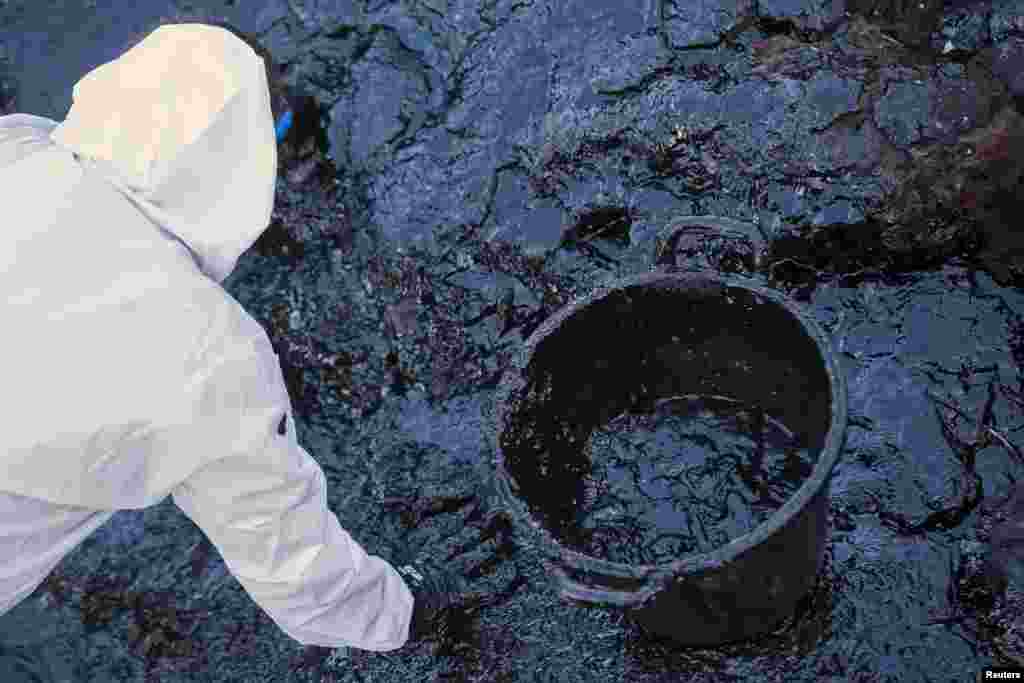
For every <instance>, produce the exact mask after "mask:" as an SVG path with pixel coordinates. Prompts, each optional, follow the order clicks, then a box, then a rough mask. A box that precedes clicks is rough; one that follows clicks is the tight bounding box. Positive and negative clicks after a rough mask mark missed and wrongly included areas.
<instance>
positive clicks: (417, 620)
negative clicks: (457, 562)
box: [395, 562, 461, 643]
mask: <svg viewBox="0 0 1024 683" xmlns="http://www.w3.org/2000/svg"><path fill="white" fill-rule="evenodd" d="M395 569H396V571H397V572H398V573H399V575H401V577H402V579H404V580H405V585H406V586H408V587H409V591H410V592H411V593H412V597H413V601H414V602H413V610H412V622H411V623H410V625H409V642H410V643H415V642H420V641H423V640H425V639H428V638H434V637H437V638H440V637H443V636H444V635H445V634H446V633H448V632H449V631H450V630H451V628H452V626H453V625H454V620H455V619H456V618H457V614H456V610H455V609H454V608H455V607H456V605H457V603H458V598H459V589H460V586H461V582H460V581H459V580H458V579H457V578H456V577H455V576H453V575H452V574H449V573H448V572H445V571H444V570H442V569H440V568H439V567H437V566H435V565H432V564H429V563H423V562H417V563H415V564H403V565H399V566H397V567H395Z"/></svg>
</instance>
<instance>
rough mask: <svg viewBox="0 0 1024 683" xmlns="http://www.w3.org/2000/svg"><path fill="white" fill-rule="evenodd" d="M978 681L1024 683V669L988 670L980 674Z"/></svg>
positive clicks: (1000, 668) (1003, 668) (1002, 668)
mask: <svg viewBox="0 0 1024 683" xmlns="http://www.w3.org/2000/svg"><path fill="white" fill-rule="evenodd" d="M978 681H979V683H980V682H981V681H1021V683H1024V669H1019V668H1016V667H1013V668H1006V667H999V668H986V669H982V670H981V673H979V674H978Z"/></svg>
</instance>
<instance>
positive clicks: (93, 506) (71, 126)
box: [0, 24, 413, 651]
mask: <svg viewBox="0 0 1024 683" xmlns="http://www.w3.org/2000/svg"><path fill="white" fill-rule="evenodd" d="M73 101H74V103H73V105H72V107H71V109H70V111H69V113H68V116H67V118H66V119H65V120H64V122H63V123H60V124H57V123H56V122H54V121H51V120H49V119H45V118H40V117H36V116H30V115H24V114H15V115H11V116H5V117H0V192H2V198H3V201H2V206H3V210H4V217H3V226H2V228H0V302H2V303H0V319H2V320H3V322H4V333H3V341H2V345H0V351H2V352H0V378H3V383H2V385H0V409H2V413H0V414H2V415H3V429H2V430H0V614H3V613H4V612H7V611H9V610H10V609H11V608H12V607H13V606H14V605H15V604H17V603H18V602H19V601H21V600H23V599H24V598H26V597H27V596H29V595H30V594H31V593H32V591H33V590H35V588H36V587H37V586H38V585H39V584H40V583H42V581H43V580H44V579H45V578H46V576H47V575H48V574H49V573H50V571H52V570H53V568H54V567H56V565H57V564H58V563H59V562H60V560H61V558H63V557H64V556H65V555H66V554H67V553H69V552H70V551H71V550H72V549H73V548H74V547H75V546H77V545H78V544H79V543H80V542H81V541H83V540H84V539H85V538H86V537H87V536H89V534H91V533H92V532H93V531H95V530H96V529H97V528H99V527H100V526H102V525H103V524H104V523H105V522H106V521H107V520H109V519H110V518H111V517H112V516H113V515H114V513H115V512H116V511H117V510H120V509H139V508H145V507H148V506H150V505H153V504H155V503H158V502H160V501H162V500H163V499H165V498H166V497H167V495H168V494H170V495H171V496H172V497H173V500H174V502H175V504H177V506H178V507H179V508H181V510H182V511H183V512H184V513H185V514H186V515H187V516H188V517H189V518H191V519H192V521H194V522H195V523H196V525H198V526H199V528H200V529H202V530H203V532H204V533H205V534H206V536H207V537H208V538H209V539H210V541H211V542H212V543H213V544H214V546H216V548H217V549H218V550H219V551H220V553H221V555H222V556H223V558H224V561H225V563H226V565H227V567H228V568H229V569H230V570H231V572H232V573H233V574H234V575H235V577H237V579H238V581H239V582H240V583H241V584H242V586H243V587H244V588H245V590H246V592H248V594H249V595H250V596H251V597H252V598H253V600H255V601H256V603H257V604H258V605H259V606H260V607H261V608H262V609H263V610H264V611H266V613H267V614H268V615H269V616H270V617H271V618H272V619H273V620H274V622H275V623H276V624H277V625H278V626H279V627H280V628H281V629H282V630H283V631H284V632H285V633H286V634H288V635H289V636H291V637H292V638H294V639H295V640H297V641H299V642H300V643H302V644H305V645H319V646H325V647H339V646H352V647H357V648H361V649H365V650H374V651H387V650H393V649H395V648H398V647H401V646H402V645H403V644H404V643H405V642H406V639H407V636H408V629H409V620H410V617H411V613H412V604H413V600H412V595H411V594H410V592H409V590H408V588H407V587H406V585H405V584H404V582H403V581H402V579H401V577H400V576H399V575H398V574H397V573H396V572H395V571H394V569H393V568H392V567H391V565H389V564H388V563H387V562H385V561H384V560H383V559H381V558H379V557H376V556H370V555H368V554H367V553H366V552H365V551H364V550H363V548H362V547H360V546H359V545H358V544H357V543H356V542H355V541H354V540H353V539H352V537H351V536H350V535H349V534H348V533H347V532H346V531H345V530H344V529H342V528H341V526H340V524H339V522H338V519H337V517H336V516H335V515H334V513H332V512H331V511H330V510H329V509H328V508H327V498H326V490H325V479H324V474H323V471H322V470H321V468H320V466H319V465H318V464H317V463H316V461H315V460H313V458H312V457H311V456H310V455H309V454H308V453H307V452H306V451H305V450H304V449H303V448H302V447H301V446H300V445H299V444H298V443H297V442H296V435H295V424H294V420H293V417H292V411H291V403H290V401H289V397H288V393H287V390H286V388H285V385H284V381H283V378H282V375H281V369H280V366H279V364H278V359H277V356H276V355H275V354H274V351H273V349H272V348H271V345H270V341H269V339H268V338H267V335H266V333H265V332H264V330H263V328H262V327H260V325H259V324H258V323H257V322H256V321H255V320H254V319H253V318H252V317H250V316H249V315H248V314H247V313H246V312H245V311H244V310H243V309H242V307H241V306H240V305H239V304H238V303H237V302H236V301H235V300H234V299H233V298H232V297H231V296H230V295H229V294H228V293H227V292H226V291H224V289H223V288H222V287H221V284H220V283H222V282H223V281H224V278H226V277H227V275H228V274H229V273H230V272H231V270H232V269H233V268H234V266H235V263H236V262H237V260H238V257H239V256H240V255H241V254H242V252H243V251H245V250H246V249H247V248H249V246H250V245H252V243H253V242H254V241H255V240H256V238H257V237H258V236H259V234H260V233H261V232H262V231H263V230H264V229H265V228H266V227H267V225H268V223H269V220H270V214H271V209H272V206H273V201H274V185H275V180H276V174H277V168H276V166H277V150H276V142H275V138H274V125H273V121H272V116H271V113H270V103H269V94H268V88H267V82H266V76H265V72H264V66H263V61H262V59H260V58H259V57H258V56H257V55H256V54H255V53H254V52H253V51H252V49H250V48H249V46H247V45H246V44H245V43H244V42H242V41H241V40H239V39H238V38H236V37H235V36H233V35H232V34H231V33H229V32H228V31H225V30H223V29H220V28H216V27H211V26H205V25H202V24H178V25H169V26H164V27H161V28H159V29H157V30H156V31H154V32H153V33H151V34H150V35H149V36H147V37H146V38H145V39H144V40H143V41H142V42H141V43H139V44H138V45H137V46H136V47H134V48H132V49H131V50H129V51H128V52H126V53H125V54H123V55H122V56H121V57H120V58H118V59H116V60H115V61H113V62H110V63H108V64H104V65H102V66H100V67H98V68H96V69H94V70H93V71H91V72H90V73H88V74H86V75H85V76H84V77H83V78H82V79H81V80H80V81H79V82H78V83H77V84H76V85H75V88H74V100H73ZM282 431H283V434H282V433H281V432H282Z"/></svg>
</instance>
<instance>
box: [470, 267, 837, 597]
mask: <svg viewBox="0 0 1024 683" xmlns="http://www.w3.org/2000/svg"><path fill="white" fill-rule="evenodd" d="M688 282H710V283H712V284H714V285H721V286H723V287H726V288H740V289H745V290H747V291H750V292H752V293H754V294H755V295H757V296H759V297H762V298H763V299H766V300H769V301H771V302H772V303H774V304H776V305H777V306H780V307H781V308H782V309H784V310H785V311H787V312H788V313H789V314H790V315H791V316H793V317H794V318H795V319H796V320H797V322H799V323H800V325H801V327H802V328H803V330H804V331H805V333H806V334H807V335H808V336H809V337H810V338H811V339H812V340H813V341H814V343H815V346H816V348H817V349H818V356H819V358H820V360H821V363H822V366H823V368H824V370H825V371H826V374H827V375H828V378H829V393H830V398H831V406H830V418H829V427H828V432H827V434H826V436H825V440H824V443H823V445H822V448H821V449H820V451H819V453H818V459H817V461H816V462H815V465H814V468H813V470H812V471H811V474H810V476H809V477H807V479H806V480H804V482H803V483H802V484H801V485H800V487H799V488H798V489H797V491H796V492H795V493H794V494H793V495H792V496H790V497H789V498H788V499H787V500H786V502H785V503H784V504H783V505H781V506H780V507H779V508H777V509H776V510H774V511H773V512H772V513H771V515H770V516H769V517H768V518H767V519H765V520H764V521H763V522H761V523H760V524H758V525H757V526H756V527H754V528H753V529H751V530H749V531H748V532H746V533H744V534H742V535H740V536H737V537H736V538H733V539H732V540H730V541H729V542H728V543H726V544H724V545H722V546H720V547H718V548H715V549H714V550H711V551H708V552H703V553H696V554H691V555H687V556H684V557H682V558H679V559H676V560H673V561H671V562H667V563H663V564H626V563H621V562H613V561H610V560H605V559H602V558H598V557H594V556H591V555H586V554H584V553H580V552H578V551H576V550H572V549H570V548H568V547H566V546H565V545H563V544H562V543H560V542H559V541H558V540H557V539H556V538H555V537H554V536H553V535H552V534H551V532H550V531H548V530H547V529H546V528H544V526H543V525H542V524H541V523H540V522H539V521H538V520H536V519H535V518H534V516H533V515H532V514H531V513H530V511H529V509H528V508H527V506H526V503H525V502H524V501H522V500H521V499H519V498H518V497H516V496H515V495H514V494H512V493H511V491H510V488H509V482H510V481H511V480H512V478H511V475H510V473H509V472H508V470H507V469H506V467H505V462H504V454H503V451H502V448H501V443H500V442H501V434H502V431H503V424H504V422H505V418H506V415H507V414H508V412H509V410H510V407H511V404H510V401H509V398H510V397H511V394H512V393H513V392H514V391H515V390H517V389H520V388H522V387H524V386H525V381H524V380H523V374H524V373H523V371H524V370H525V368H526V367H527V364H528V363H529V361H530V359H531V358H532V356H533V352H534V350H535V349H536V348H537V347H538V346H539V345H540V343H541V342H542V341H543V340H544V339H546V338H547V337H548V336H550V335H552V334H553V333H555V332H556V331H557V330H558V329H559V328H560V327H561V325H562V324H563V323H564V322H565V321H566V320H567V319H568V318H569V317H570V316H571V315H574V314H575V313H577V312H578V311H579V310H581V309H582V308H585V307H587V306H590V305H593V304H594V303H597V302H599V301H601V300H602V299H605V298H607V297H608V296H610V295H611V294H613V293H615V292H617V291H620V290H622V289H625V288H628V287H637V286H641V287H658V286H664V285H666V284H673V285H678V284H681V283H682V284H685V283H688ZM846 426H847V387H846V379H845V376H844V374H843V372H842V368H841V367H840V365H839V362H838V359H837V357H836V355H835V354H834V353H832V352H831V346H830V341H829V338H828V336H827V335H826V334H825V331H824V330H823V329H822V327H821V325H820V324H819V323H818V322H817V321H816V320H815V319H814V318H813V317H811V316H810V315H809V314H808V313H807V312H806V311H804V310H803V309H802V308H801V307H800V306H799V305H798V304H797V303H796V302H795V301H794V300H792V299H791V298H790V297H788V296H786V295H785V294H783V293H781V292H778V291H775V290H773V289H771V288H769V287H766V286H765V285H764V283H763V282H762V281H760V280H756V279H753V278H749V277H746V276H742V275H735V274H722V273H717V272H712V271H679V272H673V271H671V270H666V269H662V268H657V269H655V270H653V271H652V272H644V273H640V274H636V275H630V276H626V277H621V278H617V279H615V280H612V281H608V282H605V283H602V284H599V285H597V286H595V288H594V289H593V290H592V291H591V292H589V293H588V294H586V295H583V296H581V297H579V298H578V299H576V300H574V301H573V302H572V303H569V304H566V305H565V306H562V307H561V308H560V309H559V310H557V311H556V312H555V313H553V314H552V315H551V316H549V317H548V318H547V319H546V320H544V321H543V322H542V323H541V324H540V325H539V326H538V327H537V329H536V330H534V332H533V333H532V334H531V335H530V336H529V338H527V340H526V341H525V342H524V343H523V344H522V346H521V347H520V348H519V349H518V350H517V351H516V352H515V353H514V354H513V356H512V358H511V361H510V363H509V365H508V367H507V368H506V370H505V371H504V372H503V373H502V377H501V380H500V382H499V384H498V387H497V389H496V390H495V392H494V395H493V411H492V419H491V420H490V421H489V424H488V430H489V434H488V440H489V442H490V446H491V448H492V453H493V458H492V462H491V465H492V468H493V469H492V476H494V477H495V480H496V483H497V485H498V486H499V487H500V489H501V490H502V491H504V492H505V494H506V495H504V496H503V498H504V499H505V500H504V501H503V507H506V508H507V507H508V505H511V506H512V509H507V512H509V513H510V514H511V515H512V516H513V518H515V521H516V522H517V526H518V527H519V528H520V529H521V530H523V531H524V532H525V533H527V534H528V535H530V536H531V537H532V540H533V541H534V542H535V543H536V544H537V545H538V547H539V548H540V550H541V551H542V552H543V553H544V554H545V555H547V556H548V557H549V558H561V559H563V560H568V561H570V562H574V563H576V564H580V563H582V562H585V563H586V564H587V565H589V566H590V567H592V568H594V570H595V571H605V572H607V573H608V574H610V575H613V576H617V577H622V578H629V579H636V580H640V581H650V580H652V579H653V581H650V585H648V586H646V587H644V588H641V589H640V590H638V591H635V592H631V591H625V593H633V597H630V598H622V597H621V594H622V593H623V592H621V591H615V592H616V593H619V594H620V597H619V599H618V600H616V602H618V603H620V606H631V605H637V604H640V603H642V602H644V601H646V600H647V599H649V598H650V597H652V596H653V595H654V594H655V593H657V592H659V591H660V590H661V589H662V588H663V587H664V584H666V583H667V582H668V581H671V580H680V579H682V578H683V577H685V576H694V575H700V574H703V573H706V572H710V571H713V570H715V569H719V568H721V567H722V566H724V565H726V564H729V563H732V562H734V561H735V560H736V559H738V558H739V557H741V556H742V555H744V554H746V553H748V552H750V551H752V550H754V549H755V548H757V547H758V546H760V545H762V544H763V543H765V542H766V541H767V540H768V539H769V538H771V537H773V536H774V535H775V534H776V533H778V532H779V531H780V530H781V529H782V528H783V527H784V526H785V525H786V524H788V523H789V522H791V521H792V520H793V519H794V518H795V517H797V516H798V515H799V513H800V512H801V511H802V510H804V509H805V508H806V507H807V506H808V505H809V504H810V503H811V501H812V500H813V499H814V497H815V496H817V495H818V494H819V493H820V492H821V491H822V489H823V488H825V487H827V485H828V483H829V480H830V477H831V475H832V471H833V469H834V468H835V465H836V464H837V462H838V461H839V457H840V455H841V453H842V449H843V443H844V440H845V433H846Z"/></svg>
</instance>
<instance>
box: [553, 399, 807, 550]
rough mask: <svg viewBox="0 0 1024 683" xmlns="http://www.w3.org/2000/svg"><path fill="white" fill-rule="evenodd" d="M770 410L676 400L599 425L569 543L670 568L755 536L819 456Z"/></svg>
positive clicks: (589, 444)
mask: <svg viewBox="0 0 1024 683" xmlns="http://www.w3.org/2000/svg"><path fill="white" fill-rule="evenodd" d="M798 442H799V439H798V438H797V437H796V435H794V433H793V432H792V431H791V430H790V429H788V428H787V427H786V426H785V425H784V424H782V423H781V422H780V421H779V420H777V419H775V418H773V417H772V416H771V414H770V410H768V409H765V408H764V407H760V406H756V405H752V404H748V403H744V402H741V401H736V400H733V399H730V398H727V397H722V396H697V395H685V396H673V397H669V398H665V399H662V400H660V401H658V402H657V403H655V404H654V405H653V406H651V407H650V408H649V409H646V410H638V409H636V408H634V409H633V410H631V411H629V412H625V413H622V414H620V415H618V416H617V417H615V418H613V419H611V420H610V421H608V422H607V423H605V424H604V425H602V426H599V427H598V428H596V429H595V430H594V431H593V432H592V433H591V434H590V437H589V438H588V440H587V443H586V446H585V453H586V455H587V456H588V458H589V460H590V465H591V470H590V472H589V473H588V474H587V475H586V481H585V487H584V496H583V498H584V499H583V500H579V501H577V506H576V511H577V516H576V519H575V520H574V523H572V524H570V526H569V529H570V531H569V535H570V538H567V539H565V540H566V541H567V542H568V544H569V545H570V546H573V547H575V548H576V549H577V550H578V551H580V552H583V553H585V554H587V555H590V556H592V557H599V558H601V559H605V560H609V561H612V562H621V563H627V564H662V563H666V562H671V561H674V560H677V559H679V558H680V557H681V556H683V555H686V554H693V553H700V552H708V551H711V550H714V549H715V548H717V547H720V546H721V545H724V544H725V543H727V542H729V541H730V540H731V539H734V538H737V537H738V536H741V535H743V534H744V533H747V532H748V531H750V530H752V529H753V528H754V527H756V526H757V525H758V524H760V523H761V522H763V521H764V520H765V519H767V518H768V517H769V516H770V515H771V514H772V512H774V511H775V510H776V509H778V508H779V507H781V506H782V505H783V504H784V503H785V501H786V500H787V499H788V498H789V497H790V496H792V495H793V494H794V493H795V492H796V490H797V489H798V488H799V487H800V485H801V483H802V482H803V481H804V480H805V479H806V478H807V477H809V476H810V474H811V470H812V469H813V466H814V458H815V454H814V453H813V452H811V451H810V450H809V449H807V448H803V447H801V445H800V444H799V443H798Z"/></svg>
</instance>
